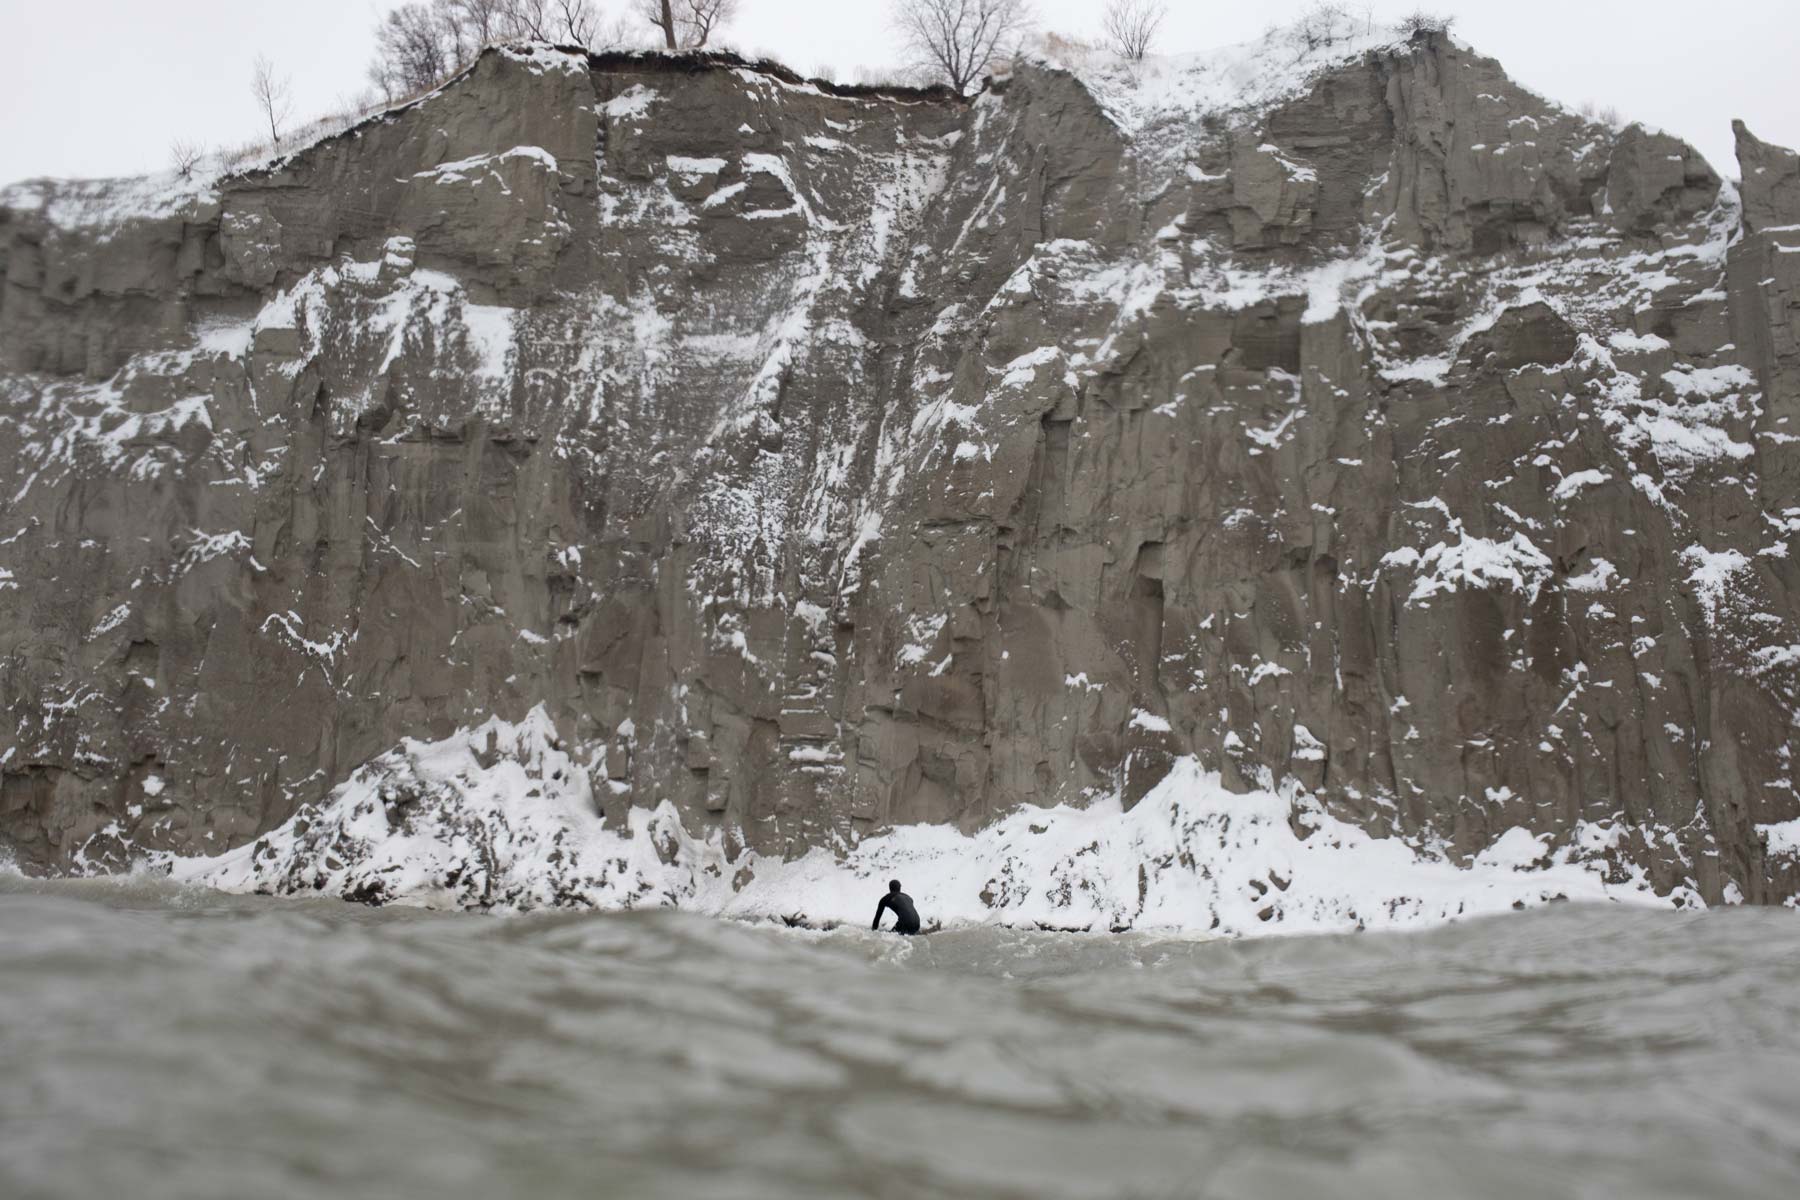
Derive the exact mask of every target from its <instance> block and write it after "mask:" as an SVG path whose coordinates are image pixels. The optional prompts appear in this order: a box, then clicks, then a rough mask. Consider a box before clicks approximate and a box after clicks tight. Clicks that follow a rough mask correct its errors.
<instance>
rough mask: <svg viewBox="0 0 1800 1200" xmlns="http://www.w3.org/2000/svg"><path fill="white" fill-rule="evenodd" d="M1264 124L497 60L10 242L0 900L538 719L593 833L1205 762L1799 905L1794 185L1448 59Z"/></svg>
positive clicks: (23, 224)
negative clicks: (461, 736) (628, 819)
mask: <svg viewBox="0 0 1800 1200" xmlns="http://www.w3.org/2000/svg"><path fill="white" fill-rule="evenodd" d="M1296 70H1297V69H1296ZM1295 78H1296V80H1299V81H1301V83H1302V84H1303V86H1295V87H1291V88H1286V89H1277V91H1276V92H1275V93H1273V94H1270V95H1265V96H1263V97H1262V98H1261V99H1260V100H1259V101H1258V102H1257V103H1254V104H1245V105H1243V106H1235V107H1234V106H1222V107H1221V106H1219V105H1189V106H1186V107H1183V106H1180V105H1170V104H1164V105H1162V106H1161V107H1155V106H1150V105H1148V104H1147V102H1141V97H1140V100H1133V99H1132V96H1134V95H1137V94H1138V93H1133V92H1131V90H1130V85H1129V84H1128V83H1123V82H1120V81H1118V80H1111V81H1108V80H1105V79H1102V80H1099V81H1097V82H1096V81H1094V80H1091V79H1085V78H1077V77H1076V76H1075V75H1072V74H1070V73H1068V72H1065V71H1061V70H1057V69H1054V68H1049V67H1043V66H1034V67H1026V68H1022V69H1020V70H1019V71H1018V72H1017V73H1016V74H1015V75H1014V76H1013V77H1012V78H1011V79H1010V80H1006V81H1003V82H1002V83H1001V84H1000V85H998V86H997V87H996V88H995V89H994V90H991V91H990V92H988V93H986V94H984V95H983V96H982V97H981V98H979V99H978V100H976V101H975V102H974V103H973V104H970V105H964V104H961V103H957V102H952V101H947V100H945V99H942V98H940V97H934V96H929V95H924V94H920V95H905V94H895V95H871V96H859V95H842V94H831V93H828V92H826V91H823V90H821V89H819V88H817V87H814V86H811V85H806V84H799V83H795V82H792V81H789V80H785V79H783V78H779V77H777V76H775V75H771V74H768V73H765V72H761V71H758V70H755V69H750V68H745V67H740V66H734V65H732V64H729V63H725V62H717V63H711V64H706V63H700V64H695V63H686V62H671V61H668V60H661V59H657V58H644V59H629V58H612V59H606V60H594V61H593V62H588V61H584V60H580V59H576V58H573V57H571V56H568V55H565V54H562V53H560V52H554V51H550V50H548V49H545V48H537V49H534V50H521V51H508V52H490V53H489V54H487V55H486V56H484V57H483V58H482V59H481V61H480V62H479V63H478V64H477V66H476V67H475V68H474V69H473V70H472V71H471V72H470V73H469V74H468V75H467V76H465V77H463V78H462V79H459V80H458V81H455V82H454V83H452V84H451V85H449V86H447V87H446V88H445V89H444V90H443V91H442V92H441V93H440V94H438V95H435V96H433V97H431V98H429V99H427V100H425V101H424V102H422V103H420V104H418V105H416V106H414V107H411V108H409V109H406V110H402V111H399V112H397V113H394V114H390V115H389V116H387V117H385V118H382V119H380V120H377V121H374V122H371V123H369V124H366V125H364V126H363V127H361V128H359V129H358V130H355V131H353V132H351V133H349V134H346V135H344V136H341V137H338V138H335V139H331V140H328V141H325V142H322V143H320V144H319V145H317V146H314V147H311V148H309V149H307V150H305V151H302V152H300V153H298V154H296V155H294V156H292V157H290V158H289V159H287V160H285V161H284V162H282V163H279V164H277V165H275V166H273V167H271V168H270V169H268V170H265V171H262V172H258V173H254V174H250V175H246V176H240V177H235V178H230V179H226V180H222V181H220V182H219V183H218V184H217V185H216V187H214V188H211V189H199V190H196V192H195V194H193V195H190V196H186V197H181V196H175V197H161V198H157V197H154V196H151V195H150V193H149V192H148V191H146V190H145V187H144V185H130V184H114V185H27V186H24V187H21V188H15V189H13V190H12V191H10V192H8V193H6V197H5V201H6V207H4V208H0V247H3V250H0V253H3V254H4V256H5V257H4V270H5V279H6V283H5V288H4V292H3V293H0V371H3V372H4V374H3V375H0V491H3V493H4V496H5V497H6V502H5V507H4V510H3V512H4V516H3V517H0V707H3V708H4V712H5V714H6V719H5V722H4V723H3V724H0V772H3V774H0V779H3V780H4V783H3V788H0V839H3V840H4V842H5V843H8V844H10V845H11V846H12V847H13V848H14V850H15V852H16V853H17V854H18V855H19V856H20V857H21V858H22V859H23V860H24V861H25V862H26V863H27V864H30V865H33V866H37V867H64V868H66V867H70V866H93V865H101V866H104V865H108V864H119V863H122V862H124V861H125V860H126V859H127V858H128V856H129V855H130V854H131V853H132V852H133V850H134V849H156V848H161V849H173V850H180V851H184V852H194V851H212V850H217V849H223V848H225V847H226V846H228V845H237V844H241V843H242V842H244V841H247V840H249V839H251V838H253V837H255V836H256V835H257V834H258V833H260V832H262V831H265V830H267V829H269V828H271V827H273V826H274V825H276V824H278V823H280V822H281V821H283V820H285V819H286V818H287V817H288V816H289V815H291V814H292V813H293V812H294V811H295V810H296V808H298V807H299V806H300V805H301V804H303V803H305V802H307V801H311V800H315V799H317V798H319V797H320V796H322V795H323V794H324V793H325V792H326V791H327V790H328V789H329V788H330V787H331V786H332V785H334V784H335V783H337V782H338V781H340V780H342V779H343V778H345V777H346V776H347V775H348V774H349V773H350V772H351V771H353V770H354V769H355V768H356V767H357V766H359V765H360V764H362V763H363V762H365V761H367V760H369V759H370V758H372V757H374V756H376V755H377V754H379V753H381V752H382V751H383V750H385V749H386V748H387V747H388V746H390V745H392V744H393V743H394V742H396V741H397V740H398V739H400V738H402V737H407V736H413V737H441V736H443V735H445V734H447V733H449V732H450V731H451V730H452V729H454V728H456V727H458V726H466V725H471V724H475V723H478V722H479V721H480V720H482V719H485V718H486V717H487V716H488V715H490V714H500V715H503V716H507V717H516V716H518V715H520V714H521V713H523V712H524V711H525V710H526V709H528V708H529V707H531V706H532V705H534V704H537V703H540V702H542V703H544V704H545V705H546V706H547V708H548V710H549V711H550V713H551V714H552V716H553V718H554V720H555V722H556V724H557V727H558V729H559V731H560V733H561V736H563V737H564V738H565V740H566V742H567V744H568V745H569V746H570V747H571V748H573V749H574V750H575V751H576V757H577V758H578V760H579V761H582V762H584V763H586V764H588V766H587V769H589V770H590V771H591V772H592V773H593V776H594V779H595V781H596V783H597V784H598V785H599V786H597V788H596V794H597V795H599V796H600V797H601V800H600V804H601V806H602V808H603V810H604V811H605V813H606V815H607V817H608V820H609V821H618V822H622V821H623V818H624V814H625V812H626V810H627V808H628V807H629V806H631V805H634V804H636V805H651V804H655V803H657V802H659V801H660V800H663V799H671V800H674V801H675V802H676V804H677V806H678V807H679V809H680V810H681V812H682V814H683V816H684V819H685V820H686V821H687V822H688V823H689V825H690V826H691V827H692V828H695V829H701V828H710V827H722V828H725V829H727V830H729V831H731V836H732V837H733V839H739V840H741V842H742V843H743V844H745V845H747V846H749V847H752V848H755V849H757V850H759V851H763V852H769V853H795V852H799V851H802V850H804V849H806V848H809V847H813V846H827V847H842V846H844V845H847V844H848V843H849V842H851V841H852V840H854V839H855V838H856V837H858V836H860V834H861V833H863V832H866V831H869V830H871V829H873V828H876V827H878V826H880V825H883V824H887V823H903V822H949V823H955V824H957V825H959V826H961V827H963V828H965V829H972V828H974V827H977V826H980V825H982V824H984V823H985V822H987V821H989V820H990V819H992V818H993V817H995V816H997V815H998V814H1000V813H1002V812H1004V811H1006V810H1008V809H1011V808H1013V807H1015V806H1017V805H1021V804H1034V805H1048V804H1055V803H1059V802H1065V801H1067V802H1080V801H1082V800H1083V799H1085V798H1087V797H1090V796H1093V795H1095V794H1098V793H1101V792H1105V791H1111V790H1113V789H1123V791H1124V793H1125V795H1126V798H1127V800H1128V801H1129V800H1132V799H1135V798H1136V797H1138V796H1141V795H1142V794H1143V793H1144V792H1145V791H1146V790H1147V789H1148V788H1149V787H1150V786H1152V785H1153V784H1154V783H1155V782H1156V781H1157V780H1158V779H1160V778H1161V777H1162V776H1163V775H1164V774H1165V773H1166V772H1167V771H1168V769H1169V767H1170V765H1171V764H1172V763H1173V762H1175V761H1176V760H1177V759H1178V758H1179V757H1181V756H1185V755H1195V756H1198V758H1199V759H1200V760H1201V762H1202V763H1204V764H1205V765H1207V766H1208V767H1211V768H1213V769H1216V770H1219V771H1221V772H1223V774H1224V776H1225V778H1226V780H1227V782H1228V783H1231V784H1232V785H1233V786H1237V787H1249V786H1253V785H1256V784H1259V783H1281V782H1284V781H1291V782H1292V783H1295V784H1298V785H1299V786H1303V787H1304V788H1306V789H1307V790H1309V791H1311V792H1314V793H1315V794H1316V795H1318V796H1319V797H1321V798H1322V799H1323V801H1324V802H1325V803H1326V804H1327V805H1328V807H1329V808H1330V809H1331V810H1332V811H1333V812H1334V813H1336V814H1337V815H1340V816H1342V817H1345V818H1347V819H1350V820H1353V821H1355V822H1356V823H1358V824H1361V825H1363V826H1364V827H1365V828H1368V829H1370V830H1371V831H1373V832H1376V833H1378V834H1380V835H1383V836H1387V835H1396V836H1403V837H1406V838H1408V839H1409V840H1412V841H1414V842H1416V843H1419V844H1422V845H1427V846H1431V847H1435V848H1438V849H1440V850H1442V851H1443V852H1445V853H1448V854H1450V855H1452V856H1458V857H1460V856H1467V855H1472V854H1474V853H1476V852H1478V851H1480V850H1482V849H1483V848H1485V847H1486V846H1488V845H1490V844H1491V843H1492V842H1493V841H1494V840H1495V839H1496V838H1497V837H1498V836H1499V835H1500V834H1501V833H1502V832H1503V831H1505V830H1506V829H1509V828H1511V827H1513V826H1515V825H1524V826H1526V827H1527V828H1529V829H1531V830H1533V831H1538V832H1543V833H1548V834H1550V835H1552V836H1553V837H1554V838H1556V839H1558V840H1559V841H1563V842H1566V841H1568V840H1570V839H1578V840H1580V841H1582V843H1583V844H1584V845H1587V846H1588V847H1589V848H1590V849H1592V850H1593V852H1594V853H1598V854H1605V855H1608V856H1611V857H1613V858H1614V859H1615V860H1616V862H1617V869H1618V870H1619V871H1620V872H1623V873H1634V872H1642V873H1644V874H1645V875H1646V876H1647V877H1648V878H1649V879H1651V880H1652V881H1653V882H1654V883H1655V884H1656V885H1657V886H1658V887H1659V888H1663V889H1667V888H1672V887H1675V886H1678V885H1683V884H1688V885H1691V886H1693V887H1695V888H1696V889H1697V890H1698V891H1699V892H1700V893H1701V894H1702V895H1703V896H1705V897H1706V898H1707V899H1709V900H1718V899H1721V898H1726V897H1732V896H1742V897H1743V898H1745V899H1748V900H1751V901H1765V902H1766V901H1779V900H1782V899H1786V898H1790V897H1792V896H1794V895H1795V894H1796V893H1797V892H1800V867H1797V865H1796V863H1795V862H1794V861H1793V859H1792V857H1791V856H1784V855H1782V854H1770V853H1768V851H1767V847H1766V840H1765V835H1764V833H1763V832H1761V831H1759V829H1758V827H1759V826H1765V825H1777V824H1780V823H1782V822H1786V821H1789V820H1793V819H1795V818H1797V817H1800V796H1796V793H1795V791H1794V787H1793V784H1792V780H1791V771H1790V765H1789V755H1790V744H1791V738H1792V733H1791V731H1792V729H1793V725H1794V719H1795V703H1796V696H1795V691H1794V687H1795V672H1796V669H1800V629H1797V628H1796V620H1797V618H1800V612H1797V610H1796V605H1795V601H1794V592H1793V588H1794V586H1795V584H1796V577H1795V573H1794V568H1793V566H1792V565H1791V562H1792V560H1791V559H1790V558H1789V556H1788V544H1789V539H1790V535H1792V534H1795V533H1800V498H1797V497H1796V483H1795V477H1794V465H1793V462H1792V458H1793V450H1792V446H1793V439H1794V438H1795V437H1800V428H1793V429H1792V432H1791V433H1790V432H1789V430H1790V429H1791V428H1792V423H1791V422H1790V418H1791V417H1792V416H1794V415H1796V405H1800V337H1797V335H1800V322H1797V320H1796V311H1797V308H1796V301H1795V296H1796V284H1797V283H1800V277H1797V276H1796V274H1795V272H1796V271H1797V270H1800V256H1797V255H1795V254H1787V253H1784V250H1785V249H1786V248H1788V247H1790V246H1791V247H1796V248H1800V234H1797V233H1795V232H1794V231H1795V230H1796V229H1800V182H1797V181H1800V168H1797V167H1796V160H1795V157H1794V155H1793V154H1792V153H1791V152H1788V151H1784V150H1781V149H1779V148H1776V147H1770V146H1765V145H1763V144H1762V143H1760V142H1757V141H1756V140H1755V138H1754V137H1752V136H1751V135H1750V134H1749V133H1748V132H1747V131H1744V130H1740V136H1739V147H1740V150H1739V155H1740V163H1741V166H1742V171H1743V176H1744V181H1743V187H1742V189H1741V194H1740V191H1739V189H1737V188H1736V187H1734V186H1733V185H1731V184H1728V183H1722V182H1721V180H1720V178H1719V177H1718V176H1717V174H1715V173H1714V172H1713V171H1712V169H1711V168H1710V167H1709V166H1708V165H1707V164H1706V163H1705V162H1704V161H1702V160H1701V159H1700V158H1699V156H1698V155H1697V154H1695V153H1694V152H1693V151H1692V150H1691V149H1690V148H1688V147H1686V146H1684V145H1682V144H1681V143H1679V142H1677V141H1675V140H1673V139H1671V138H1668V137H1666V136H1664V135H1661V134H1652V133H1647V132H1645V131H1644V130H1642V129H1641V128H1638V127H1632V128H1630V129H1627V130H1625V131H1623V132H1615V131H1613V130H1610V129H1607V128H1603V127H1600V126H1597V125H1594V124H1591V123H1588V122H1586V121H1584V120H1582V119H1581V118H1579V117H1577V116H1575V115H1573V114H1571V113H1568V112H1566V111H1564V110H1561V109H1559V108H1556V107H1555V106H1553V105H1551V104H1550V103H1548V102H1546V101H1544V100H1542V99H1541V98H1538V97H1536V96H1534V95H1532V94H1530V93H1527V92H1525V91H1523V90H1522V89H1519V88H1517V87H1515V86H1514V85H1512V84H1511V83H1510V82H1509V81H1508V80H1507V79H1506V77H1505V75H1504V74H1503V73H1502V72H1501V70H1500V68H1499V67H1498V66H1497V65H1496V64H1494V63H1493V62H1491V61H1489V60H1486V59H1483V58H1480V57H1478V56H1476V55H1474V54H1472V53H1470V52H1469V51H1467V50H1465V49H1462V48H1460V47H1458V46H1456V45H1454V44H1451V43H1449V42H1448V41H1445V40H1443V39H1424V40H1420V41H1417V42H1414V43H1410V44H1401V45H1395V46H1390V47H1384V48H1380V49H1376V50H1372V51H1369V52H1367V53H1362V54H1357V55H1353V56H1344V57H1341V58H1340V59H1339V60H1336V61H1332V62H1328V63H1322V64H1319V65H1317V66H1316V67H1315V68H1313V69H1311V70H1309V71H1305V72H1297V73H1296V74H1295ZM1119 89H1124V90H1123V91H1121V90H1119ZM1121 97H1123V99H1122V98H1121ZM1133 104H1138V107H1137V108H1133V107H1132V105H1133ZM134 189H135V190H134Z"/></svg>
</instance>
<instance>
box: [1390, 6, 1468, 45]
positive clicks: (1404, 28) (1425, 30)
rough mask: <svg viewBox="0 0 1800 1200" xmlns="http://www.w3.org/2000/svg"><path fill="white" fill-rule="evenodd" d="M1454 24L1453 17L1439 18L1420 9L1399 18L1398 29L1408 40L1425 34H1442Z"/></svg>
mask: <svg viewBox="0 0 1800 1200" xmlns="http://www.w3.org/2000/svg"><path fill="white" fill-rule="evenodd" d="M1455 23H1456V18H1455V17H1445V16H1440V15H1438V14H1437V13H1430V12H1426V11H1425V10H1424V9H1422V8H1420V9H1414V10H1413V11H1412V12H1410V13H1408V14H1406V15H1405V16H1404V17H1401V18H1400V25H1399V29H1400V32H1401V33H1403V34H1405V35H1406V36H1407V38H1408V39H1411V38H1416V37H1421V36H1424V35H1426V34H1432V33H1443V32H1445V31H1446V30H1448V29H1449V28H1450V26H1452V25H1454V24H1455Z"/></svg>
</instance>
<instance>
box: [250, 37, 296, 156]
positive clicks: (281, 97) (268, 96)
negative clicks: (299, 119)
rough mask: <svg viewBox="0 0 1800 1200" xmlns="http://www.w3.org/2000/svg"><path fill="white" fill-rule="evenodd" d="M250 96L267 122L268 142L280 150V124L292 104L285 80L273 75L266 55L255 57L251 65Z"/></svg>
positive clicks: (271, 66)
mask: <svg viewBox="0 0 1800 1200" xmlns="http://www.w3.org/2000/svg"><path fill="white" fill-rule="evenodd" d="M250 94H251V95H252V96H254V97H256V105H257V107H258V108H260V109H262V114H263V117H264V119H266V120H267V121H268V122H269V141H270V142H271V143H272V144H273V145H274V147H275V149H277V150H279V149H281V129H280V126H281V122H283V121H285V120H287V118H288V113H289V112H290V111H292V108H293V102H292V100H291V98H290V95H289V89H288V80H287V78H286V77H285V76H277V75H276V74H275V64H274V63H272V62H270V61H269V59H268V57H267V56H266V55H262V54H259V55H257V56H256V61H255V62H254V63H253V64H252V65H251V74H250Z"/></svg>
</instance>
